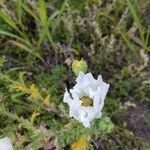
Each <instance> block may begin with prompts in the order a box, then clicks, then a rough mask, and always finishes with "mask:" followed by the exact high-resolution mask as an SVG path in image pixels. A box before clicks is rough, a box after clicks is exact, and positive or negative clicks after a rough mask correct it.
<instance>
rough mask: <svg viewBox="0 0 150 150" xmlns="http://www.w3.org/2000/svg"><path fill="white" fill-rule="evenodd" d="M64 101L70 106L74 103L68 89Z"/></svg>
mask: <svg viewBox="0 0 150 150" xmlns="http://www.w3.org/2000/svg"><path fill="white" fill-rule="evenodd" d="M63 101H64V102H65V103H68V105H69V104H70V103H71V102H72V101H73V99H72V98H71V97H70V93H69V92H68V90H67V89H66V91H65V94H64V98H63Z"/></svg>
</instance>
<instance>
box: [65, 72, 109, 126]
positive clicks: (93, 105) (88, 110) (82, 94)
mask: <svg viewBox="0 0 150 150" xmlns="http://www.w3.org/2000/svg"><path fill="white" fill-rule="evenodd" d="M76 82H77V83H76V85H75V86H74V87H73V89H70V91H69V92H68V91H67V89H66V92H65V94H64V99H63V101H64V102H65V103H67V104H68V105H69V116H70V117H74V118H75V119H76V120H78V121H79V122H81V123H83V125H84V126H85V127H90V122H91V121H92V120H93V119H95V118H101V114H102V112H101V111H102V108H103V106H104V99H105V96H106V94H107V92H108V89H109V84H106V83H105V82H103V81H102V77H101V76H98V79H97V80H96V79H94V77H93V76H92V74H91V73H87V74H84V73H83V72H80V73H79V75H78V77H77V79H76Z"/></svg>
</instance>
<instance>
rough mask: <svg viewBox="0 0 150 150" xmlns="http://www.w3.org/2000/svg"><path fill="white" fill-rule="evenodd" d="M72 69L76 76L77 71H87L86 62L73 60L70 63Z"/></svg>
mask: <svg viewBox="0 0 150 150" xmlns="http://www.w3.org/2000/svg"><path fill="white" fill-rule="evenodd" d="M72 70H73V72H74V73H75V74H76V75H77V76H78V74H79V72H83V73H86V72H87V63H86V62H85V61H84V60H83V59H81V60H74V61H73V63H72Z"/></svg>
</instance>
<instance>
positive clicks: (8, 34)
mask: <svg viewBox="0 0 150 150" xmlns="http://www.w3.org/2000/svg"><path fill="white" fill-rule="evenodd" d="M0 34H2V35H5V36H9V37H11V38H15V39H17V40H19V41H21V42H22V43H24V44H26V45H28V46H30V43H28V42H27V41H26V40H24V39H23V38H21V37H19V36H17V35H15V34H12V33H10V32H7V31H4V30H0Z"/></svg>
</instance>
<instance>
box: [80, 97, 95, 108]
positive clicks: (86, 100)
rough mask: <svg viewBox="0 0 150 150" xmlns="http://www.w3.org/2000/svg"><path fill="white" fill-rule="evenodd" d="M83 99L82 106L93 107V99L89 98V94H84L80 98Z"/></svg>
mask: <svg viewBox="0 0 150 150" xmlns="http://www.w3.org/2000/svg"><path fill="white" fill-rule="evenodd" d="M80 100H81V101H82V103H81V106H84V107H93V99H91V98H89V97H88V96H83V97H81V98H80Z"/></svg>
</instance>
